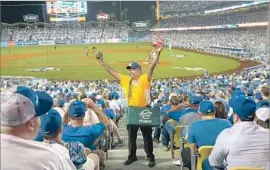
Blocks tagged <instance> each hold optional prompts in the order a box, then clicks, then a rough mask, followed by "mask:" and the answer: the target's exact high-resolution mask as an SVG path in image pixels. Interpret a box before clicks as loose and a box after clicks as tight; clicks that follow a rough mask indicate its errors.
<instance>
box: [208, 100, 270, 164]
mask: <svg viewBox="0 0 270 170" xmlns="http://www.w3.org/2000/svg"><path fill="white" fill-rule="evenodd" d="M231 107H232V109H233V122H234V125H233V126H232V127H231V128H228V129H225V130H223V131H222V132H221V133H220V134H219V135H218V137H217V140H216V144H215V145H214V148H213V150H212V152H211V154H210V156H209V162H210V165H211V166H212V167H214V168H219V169H231V168H232V167H235V166H251V167H263V168H265V167H266V165H267V163H268V162H269V161H270V159H269V155H270V148H269V130H266V129H264V128H262V127H260V126H259V125H257V124H256V123H255V122H254V119H255V111H256V103H255V102H254V101H253V100H251V99H249V98H248V97H247V96H239V97H237V98H236V99H235V100H233V101H232V102H231Z"/></svg>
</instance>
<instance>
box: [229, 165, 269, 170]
mask: <svg viewBox="0 0 270 170" xmlns="http://www.w3.org/2000/svg"><path fill="white" fill-rule="evenodd" d="M230 170H264V168H259V167H248V166H238V167H232V168H231V169H230Z"/></svg>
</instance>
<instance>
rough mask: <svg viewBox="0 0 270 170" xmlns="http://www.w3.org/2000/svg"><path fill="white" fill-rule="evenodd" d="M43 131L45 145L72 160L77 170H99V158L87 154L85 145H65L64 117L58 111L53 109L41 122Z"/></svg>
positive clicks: (76, 143) (75, 143) (74, 143)
mask: <svg viewBox="0 0 270 170" xmlns="http://www.w3.org/2000/svg"><path fill="white" fill-rule="evenodd" d="M41 131H42V133H43V138H44V142H45V143H49V144H50V145H52V147H53V148H54V149H55V150H56V151H58V152H60V153H62V154H63V155H65V156H66V157H67V159H71V160H72V162H73V164H74V165H75V166H76V168H77V169H85V170H99V158H98V156H97V155H96V154H90V153H89V154H87V152H91V151H90V150H88V151H86V149H85V148H84V147H83V145H82V144H81V143H79V142H73V143H64V142H63V141H62V117H61V115H60V114H59V112H58V111H56V110H54V109H51V110H50V111H49V112H48V113H47V114H45V115H44V118H43V122H41Z"/></svg>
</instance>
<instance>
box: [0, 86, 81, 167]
mask: <svg viewBox="0 0 270 170" xmlns="http://www.w3.org/2000/svg"><path fill="white" fill-rule="evenodd" d="M52 105H53V100H52V98H51V97H50V96H49V94H47V93H46V92H41V91H37V92H34V91H33V90H31V89H29V88H26V87H22V86H17V87H15V88H12V89H9V90H8V91H5V92H4V93H1V155H2V156H1V170H11V169H12V170H21V169H27V170H37V169H50V170H75V169H76V168H75V166H74V165H73V163H72V162H71V161H70V160H69V159H67V157H66V156H65V155H64V154H62V153H59V152H57V151H55V149H54V148H53V147H52V146H50V145H49V144H45V143H41V142H36V141H33V140H34V139H35V137H36V136H37V134H38V132H39V129H40V119H39V116H41V115H44V114H45V113H47V112H48V111H49V110H50V109H51V107H52ZM3 155H4V156H3Z"/></svg>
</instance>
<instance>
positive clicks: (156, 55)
mask: <svg viewBox="0 0 270 170" xmlns="http://www.w3.org/2000/svg"><path fill="white" fill-rule="evenodd" d="M162 50H163V47H159V48H157V49H156V51H155V52H153V53H151V55H152V58H153V61H152V63H151V65H150V67H149V70H148V72H147V77H148V80H149V81H150V80H151V79H152V75H153V72H154V69H155V68H156V65H157V63H158V60H159V56H160V53H161V51H162Z"/></svg>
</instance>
